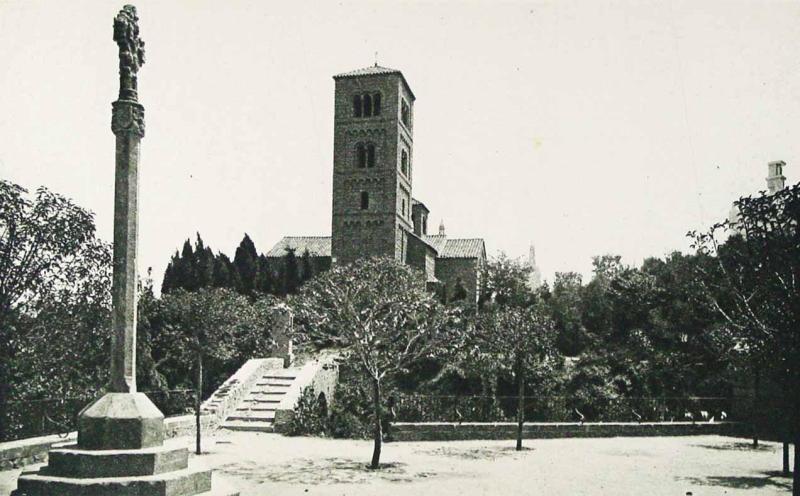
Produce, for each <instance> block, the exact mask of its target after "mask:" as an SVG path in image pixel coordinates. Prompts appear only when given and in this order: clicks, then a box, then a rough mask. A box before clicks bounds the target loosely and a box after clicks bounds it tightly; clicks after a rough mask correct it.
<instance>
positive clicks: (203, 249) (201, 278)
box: [194, 233, 214, 288]
mask: <svg viewBox="0 0 800 496" xmlns="http://www.w3.org/2000/svg"><path fill="white" fill-rule="evenodd" d="M194 246H195V248H194V258H195V265H194V273H195V274H196V275H197V287H198V288H206V287H209V286H211V285H212V284H213V282H214V253H213V252H212V251H211V248H210V247H208V246H205V245H204V244H203V239H202V238H201V237H200V233H197V241H196V242H195V245H194Z"/></svg>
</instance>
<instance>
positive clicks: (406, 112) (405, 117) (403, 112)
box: [400, 100, 411, 127]
mask: <svg viewBox="0 0 800 496" xmlns="http://www.w3.org/2000/svg"><path fill="white" fill-rule="evenodd" d="M400 120H401V121H403V124H405V125H406V127H411V108H410V107H409V106H408V103H407V102H406V101H405V100H402V101H401V102H400Z"/></svg>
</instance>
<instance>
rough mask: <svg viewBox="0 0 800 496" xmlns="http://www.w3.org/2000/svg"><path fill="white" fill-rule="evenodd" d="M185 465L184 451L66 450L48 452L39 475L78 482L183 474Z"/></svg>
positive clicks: (166, 449)
mask: <svg viewBox="0 0 800 496" xmlns="http://www.w3.org/2000/svg"><path fill="white" fill-rule="evenodd" d="M188 463H189V450H187V449H186V448H166V447H164V446H159V447H156V448H146V449H141V450H81V449H75V447H73V446H69V447H66V448H59V449H51V450H50V455H49V460H48V464H47V466H46V467H42V469H41V470H40V471H39V474H40V475H50V476H54V477H72V478H78V479H84V478H98V477H135V476H146V475H156V474H163V473H165V472H173V471H176V470H183V469H185V468H187V467H188Z"/></svg>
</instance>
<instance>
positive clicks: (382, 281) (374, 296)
mask: <svg viewBox="0 0 800 496" xmlns="http://www.w3.org/2000/svg"><path fill="white" fill-rule="evenodd" d="M291 304H292V306H293V308H294V309H295V314H296V322H297V323H299V324H300V325H302V327H303V330H304V332H305V335H306V336H307V337H308V338H309V339H310V340H312V341H314V342H323V343H333V344H334V345H336V346H339V347H341V348H343V349H344V350H345V352H346V353H347V354H348V355H349V356H350V357H351V359H352V360H354V361H357V363H358V364H359V368H360V369H361V372H362V373H363V374H364V375H365V378H367V379H368V380H369V381H370V382H371V384H372V401H373V412H372V413H373V419H372V420H373V435H374V449H373V454H372V462H371V467H372V468H373V469H376V468H378V467H379V466H380V455H381V445H382V438H383V433H382V427H381V404H382V399H383V398H382V386H383V384H384V382H385V381H387V380H389V379H391V378H392V377H394V376H396V375H397V374H398V373H400V372H402V371H404V370H406V369H407V368H408V367H409V366H410V365H411V364H413V363H414V362H416V361H418V360H420V359H422V358H425V357H429V356H432V355H434V354H436V353H441V352H442V351H443V350H445V349H448V348H450V347H451V346H452V343H453V342H454V341H453V336H454V334H455V333H456V330H457V329H458V328H459V326H461V325H462V324H463V321H462V319H461V317H460V312H458V311H457V310H456V309H453V308H445V307H442V306H441V305H439V304H438V303H437V302H436V300H435V299H434V298H433V297H432V295H430V294H429V293H428V292H427V291H426V290H425V278H424V276H423V275H422V274H421V273H418V272H416V271H415V270H414V269H412V268H410V267H408V266H406V265H403V264H400V263H398V262H396V261H395V260H392V259H383V258H373V259H364V260H359V261H357V262H355V263H353V264H350V265H339V266H335V267H334V268H333V269H331V270H330V271H328V272H326V273H323V274H320V275H319V276H318V277H316V278H314V279H312V280H311V281H309V282H308V283H307V284H306V285H304V286H303V287H302V288H301V290H300V292H299V293H298V295H297V296H296V297H295V298H293V299H292V303H291ZM445 343H447V345H445Z"/></svg>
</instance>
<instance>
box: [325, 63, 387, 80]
mask: <svg viewBox="0 0 800 496" xmlns="http://www.w3.org/2000/svg"><path fill="white" fill-rule="evenodd" d="M378 74H402V73H401V72H400V71H398V70H397V69H390V68H388V67H381V66H379V65H372V66H369V67H364V68H363V69H356V70H354V71H349V72H343V73H341V74H337V75H335V76H333V79H338V78H346V77H356V76H375V75H378Z"/></svg>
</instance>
